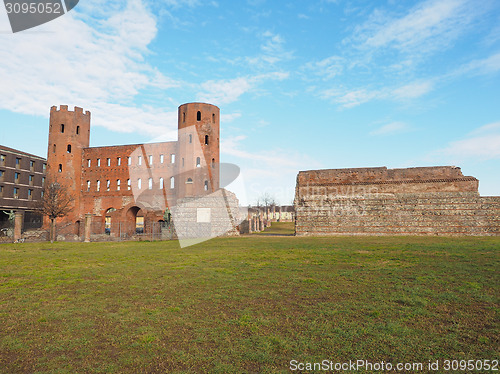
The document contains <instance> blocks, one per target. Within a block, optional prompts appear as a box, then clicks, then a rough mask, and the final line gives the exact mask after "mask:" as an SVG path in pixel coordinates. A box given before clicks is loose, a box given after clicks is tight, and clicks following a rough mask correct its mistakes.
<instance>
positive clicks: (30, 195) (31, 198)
mask: <svg viewBox="0 0 500 374" xmlns="http://www.w3.org/2000/svg"><path fill="white" fill-rule="evenodd" d="M28 200H33V190H32V189H29V190H28Z"/></svg>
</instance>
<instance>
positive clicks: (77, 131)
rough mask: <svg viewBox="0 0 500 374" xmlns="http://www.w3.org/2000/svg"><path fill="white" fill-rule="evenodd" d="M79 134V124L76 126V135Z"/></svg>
mask: <svg viewBox="0 0 500 374" xmlns="http://www.w3.org/2000/svg"><path fill="white" fill-rule="evenodd" d="M78 134H80V126H76V135H78Z"/></svg>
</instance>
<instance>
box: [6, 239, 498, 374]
mask: <svg viewBox="0 0 500 374" xmlns="http://www.w3.org/2000/svg"><path fill="white" fill-rule="evenodd" d="M499 251H500V238H435V237H432V238H430V237H429V238H418V237H410V238H406V237H405V238H395V237H387V238H385V237H322V238H304V237H299V238H296V237H289V238H287V237H257V236H256V237H253V236H247V237H242V238H225V239H216V240H211V241H209V242H205V243H202V244H199V245H197V246H194V247H189V248H185V249H180V248H179V247H178V245H177V243H176V242H152V243H148V242H141V243H136V242H128V243H102V244H97V243H92V244H65V243H55V244H53V245H50V243H47V244H45V243H43V244H18V245H1V246H0V372H2V373H189V372H193V373H281V372H282V373H290V372H291V371H290V369H289V367H290V361H291V360H297V361H300V362H319V361H322V360H332V361H334V362H345V361H348V360H358V359H366V360H370V361H372V362H380V361H385V362H393V363H397V362H424V363H426V364H427V363H428V361H429V360H433V361H434V360H437V359H440V360H444V359H457V360H461V359H466V360H468V359H489V360H493V359H498V358H499V340H498V339H499V338H498V337H499V336H500V334H499V332H500V331H499V321H500V305H499V269H500V266H499ZM295 372H297V371H295ZM420 372H422V371H420ZM423 372H425V371H423ZM440 372H443V371H440ZM482 372H484V371H482ZM462 373H463V371H462Z"/></svg>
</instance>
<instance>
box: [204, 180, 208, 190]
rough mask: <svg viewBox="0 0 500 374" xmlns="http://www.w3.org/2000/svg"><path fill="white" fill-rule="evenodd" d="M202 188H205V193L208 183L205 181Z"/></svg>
mask: <svg viewBox="0 0 500 374" xmlns="http://www.w3.org/2000/svg"><path fill="white" fill-rule="evenodd" d="M203 187H204V188H205V191H208V181H205V184H204V186H203Z"/></svg>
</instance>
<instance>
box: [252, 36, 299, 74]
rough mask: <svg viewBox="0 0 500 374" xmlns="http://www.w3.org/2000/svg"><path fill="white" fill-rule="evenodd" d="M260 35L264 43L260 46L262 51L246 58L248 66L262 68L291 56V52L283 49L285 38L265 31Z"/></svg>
mask: <svg viewBox="0 0 500 374" xmlns="http://www.w3.org/2000/svg"><path fill="white" fill-rule="evenodd" d="M261 37H262V38H263V39H264V43H263V44H262V45H261V47H260V49H261V51H262V53H261V54H260V55H258V56H255V57H247V58H246V61H247V63H248V64H249V65H250V66H253V67H257V68H259V69H263V68H265V67H268V66H272V65H275V64H277V63H278V62H281V61H286V60H290V59H291V58H293V52H291V51H287V50H286V49H285V39H284V38H283V37H282V36H281V35H279V34H274V33H272V32H270V31H266V32H264V33H262V35H261Z"/></svg>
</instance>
